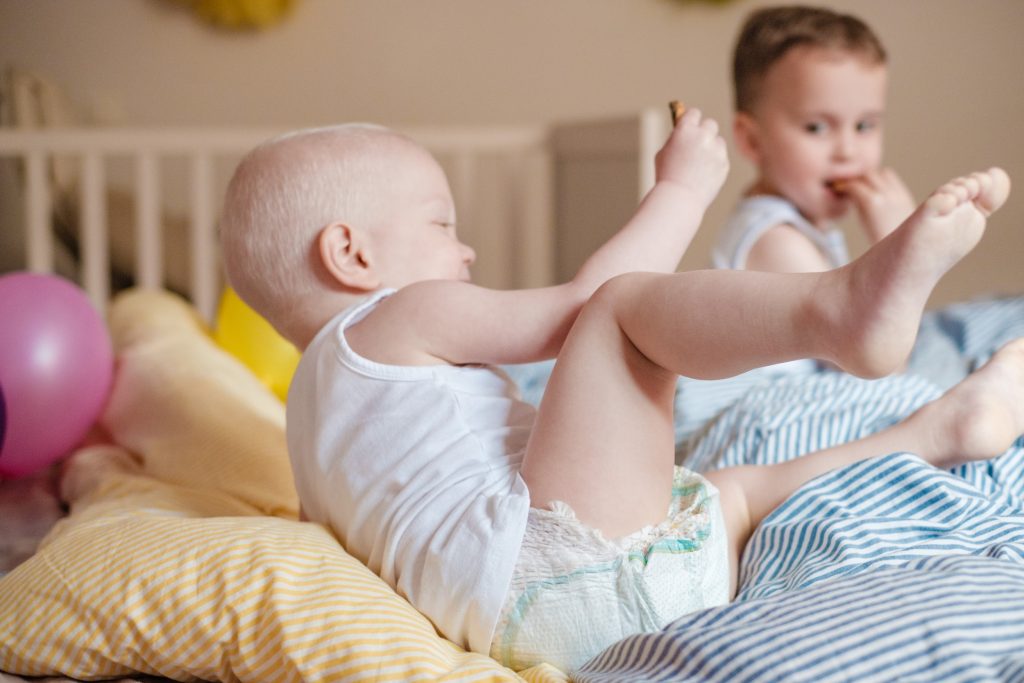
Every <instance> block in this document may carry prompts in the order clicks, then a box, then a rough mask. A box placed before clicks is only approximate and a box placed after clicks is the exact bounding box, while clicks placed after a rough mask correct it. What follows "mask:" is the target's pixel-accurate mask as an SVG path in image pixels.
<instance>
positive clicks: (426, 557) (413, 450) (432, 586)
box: [287, 290, 535, 654]
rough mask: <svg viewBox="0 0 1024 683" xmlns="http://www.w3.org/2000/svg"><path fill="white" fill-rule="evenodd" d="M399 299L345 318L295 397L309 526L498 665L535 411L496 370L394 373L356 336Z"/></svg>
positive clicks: (312, 348) (370, 303)
mask: <svg viewBox="0 0 1024 683" xmlns="http://www.w3.org/2000/svg"><path fill="white" fill-rule="evenodd" d="M391 293H393V290H385V291H380V292H377V293H375V294H373V295H371V296H370V297H369V298H368V299H367V300H365V301H363V302H361V303H360V304H357V305H356V306H354V307H352V308H350V309H348V310H346V311H344V312H342V313H341V314H339V315H338V316H337V317H335V318H334V319H333V320H332V321H331V322H330V323H329V324H328V325H327V326H326V327H325V328H324V329H323V330H321V331H320V332H319V333H318V334H317V336H316V338H315V339H314V340H313V342H312V343H311V344H310V345H309V347H308V348H307V349H306V352H305V353H304V354H303V356H302V360H301V362H300V363H299V367H298V369H297V370H296V372H295V376H294V378H293V379H292V383H291V388H290V391H289V393H288V407H287V433H288V450H289V453H290V457H291V462H292V469H293V470H294V472H295V483H296V486H297V488H298V493H299V498H300V500H301V501H302V506H303V510H304V511H305V513H306V515H307V516H308V517H309V518H310V519H311V520H312V521H315V522H319V523H322V524H325V525H327V526H328V527H329V528H330V529H331V530H332V531H333V532H334V533H335V534H336V535H337V537H338V539H339V540H340V541H341V543H342V545H344V547H345V549H346V550H347V551H348V552H349V553H350V554H352V555H353V556H355V557H356V558H357V559H359V560H361V561H362V562H364V563H365V564H366V565H367V566H368V567H369V568H370V569H371V570H373V571H374V572H376V573H377V574H378V575H379V576H380V577H381V578H383V579H384V580H385V581H386V582H387V583H388V584H390V585H391V586H392V587H393V588H394V589H395V590H396V591H397V592H398V593H399V594H400V595H402V596H404V597H405V598H406V599H407V600H409V602H411V603H412V604H413V606H415V607H416V608H417V609H418V610H419V611H420V612H422V613H423V614H425V615H426V616H427V617H428V618H429V619H430V620H431V621H433V622H434V625H435V626H436V627H437V628H438V630H439V631H440V632H441V633H442V634H444V635H445V637H447V638H448V639H449V640H452V641H453V642H455V643H457V644H459V645H461V646H462V647H464V648H468V649H470V650H474V651H476V652H481V653H484V654H486V653H487V652H488V650H489V648H490V642H491V636H492V634H493V631H494V627H495V624H496V622H497V619H498V615H499V613H500V611H501V607H502V604H503V601H504V598H505V594H506V592H507V591H508V587H509V583H510V581H511V577H512V571H513V569H514V567H515V562H516V557H517V556H518V554H519V548H520V545H521V544H522V539H523V534H524V532H525V528H526V519H527V514H528V512H529V505H530V498H529V493H528V491H527V488H526V483H525V482H524V481H523V479H522V477H521V476H520V475H519V469H520V465H521V462H522V457H523V451H524V449H525V447H526V441H527V438H528V437H529V434H530V429H531V428H532V426H533V422H534V414H535V411H534V408H533V407H532V406H530V405H528V404H526V403H523V402H522V401H520V400H519V399H518V396H517V393H518V392H517V389H516V387H515V385H514V384H513V382H512V381H511V380H510V379H509V378H508V376H507V375H505V374H504V373H503V372H502V371H500V370H498V369H497V368H492V367H489V366H473V367H456V366H449V365H430V366H412V367H404V366H402V367H400V366H394V365H384V364H381V363H376V362H374V361H371V360H368V359H366V358H364V357H362V356H359V355H358V354H356V353H355V352H354V351H353V350H352V349H351V347H349V345H348V343H347V341H346V339H345V329H346V328H347V327H349V326H351V325H353V324H355V323H356V322H358V321H359V320H361V319H362V318H363V317H364V316H365V315H366V314H368V313H369V312H370V311H372V310H373V308H374V307H375V306H376V305H377V304H378V303H379V302H380V301H381V300H382V299H383V298H384V297H386V296H389V295H390V294H391Z"/></svg>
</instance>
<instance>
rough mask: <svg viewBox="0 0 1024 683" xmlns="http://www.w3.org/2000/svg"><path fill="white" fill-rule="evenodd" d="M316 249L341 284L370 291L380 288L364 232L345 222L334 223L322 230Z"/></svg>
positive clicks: (325, 265) (329, 271) (328, 270)
mask: <svg viewBox="0 0 1024 683" xmlns="http://www.w3.org/2000/svg"><path fill="white" fill-rule="evenodd" d="M317 246H318V247H319V252H320V260H321V262H322V263H323V265H324V268H326V269H327V272H328V273H330V274H331V277H333V278H334V279H335V280H337V281H338V282H339V283H340V284H342V285H344V286H345V287H348V288H351V289H357V290H362V291H367V292H369V291H372V290H374V289H377V288H379V287H380V278H378V277H377V275H376V273H375V272H374V269H373V265H372V263H371V260H370V256H369V252H368V241H367V239H366V235H364V234H363V231H362V230H359V229H357V228H354V227H352V226H350V225H347V224H345V223H340V222H339V223H331V224H329V225H327V226H326V227H324V228H323V229H322V230H321V231H320V236H319V237H318V238H317Z"/></svg>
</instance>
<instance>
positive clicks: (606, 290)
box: [586, 273, 658, 312]
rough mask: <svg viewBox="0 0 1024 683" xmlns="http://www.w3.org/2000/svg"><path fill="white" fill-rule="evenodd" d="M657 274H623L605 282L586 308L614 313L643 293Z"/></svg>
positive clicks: (592, 296)
mask: <svg viewBox="0 0 1024 683" xmlns="http://www.w3.org/2000/svg"><path fill="white" fill-rule="evenodd" d="M657 277H658V274H657V273H623V274H621V275H616V276H615V277H613V278H611V279H609V280H606V281H605V282H604V283H603V284H601V286H599V287H598V288H597V290H595V291H594V293H593V294H592V295H591V297H590V299H589V300H588V301H587V304H586V305H587V306H589V307H595V308H601V309H603V310H607V311H611V312H615V311H616V310H619V309H621V308H622V307H623V306H628V305H629V303H630V302H631V301H636V297H637V296H639V295H640V293H641V292H642V291H644V290H645V289H646V288H647V287H648V285H649V284H650V282H651V280H652V279H654V278H657Z"/></svg>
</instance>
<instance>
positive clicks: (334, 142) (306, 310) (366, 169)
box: [220, 124, 421, 340]
mask: <svg viewBox="0 0 1024 683" xmlns="http://www.w3.org/2000/svg"><path fill="white" fill-rule="evenodd" d="M420 149H421V148H419V146H418V145H416V143H414V142H412V141H411V140H409V139H408V138H406V137H404V136H402V135H400V134H398V133H396V132H394V131H391V130H389V129H387V128H384V127H381V126H374V125H369V124H345V125H339V126H330V127H325V128H310V129H305V130H300V131H296V132H293V133H288V134H285V135H282V136H280V137H277V138H274V139H272V140H269V141H267V142H265V143H263V144H261V145H259V146H258V147H256V148H255V149H253V150H252V151H251V152H249V153H248V154H247V155H246V156H245V157H244V158H243V159H242V161H241V162H240V163H239V165H238V167H237V168H236V169H235V172H234V175H233V176H232V178H231V181H230V183H229V184H228V188H227V192H226V194H225V199H224V207H223V211H222V213H221V222H220V240H221V251H222V255H223V260H224V268H225V272H226V274H227V278H228V282H229V283H230V284H231V286H232V287H233V288H234V290H235V291H236V293H237V294H238V295H239V296H240V297H241V298H242V299H243V300H244V301H245V302H246V303H248V304H249V305H250V306H252V308H253V309H255V310H256V311H258V312H259V313H260V314H261V315H263V316H264V317H265V318H267V320H269V321H270V323H271V324H272V325H273V326H274V327H275V328H276V329H277V330H278V331H279V332H281V334H283V335H284V336H286V337H288V338H290V339H293V340H294V337H295V334H294V332H295V331H296V330H299V329H303V327H304V326H306V325H308V324H309V323H310V318H312V317H314V316H316V315H317V314H318V312H317V306H318V303H319V301H320V299H321V298H322V297H323V296H324V295H325V294H328V293H330V291H332V289H334V288H336V286H337V285H336V283H333V282H332V281H331V280H330V279H329V278H328V276H327V273H326V271H325V269H324V268H323V266H322V265H321V263H320V260H319V258H318V256H317V248H318V247H317V238H318V236H319V234H320V231H321V230H322V229H323V228H324V227H325V226H327V225H329V224H330V223H332V222H335V221H344V222H346V223H349V224H358V225H367V224H369V223H372V221H373V219H374V214H375V212H376V211H378V210H379V208H380V205H381V196H382V194H383V193H384V191H385V189H386V188H387V178H388V175H389V172H390V169H392V168H393V164H394V163H395V161H396V153H398V152H399V151H403V150H420Z"/></svg>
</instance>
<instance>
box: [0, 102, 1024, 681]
mask: <svg viewBox="0 0 1024 683" xmlns="http://www.w3.org/2000/svg"><path fill="white" fill-rule="evenodd" d="M666 119H667V116H666V113H665V112H662V111H657V112H641V113H638V114H637V115H631V116H626V117H620V118H616V119H614V120H609V121H599V122H586V123H574V124H559V125H556V126H530V127H515V128H469V129H467V128H458V129H444V128H416V129H410V130H408V132H409V133H410V134H411V135H412V136H413V137H415V138H417V139H419V140H420V141H422V142H423V143H424V144H425V145H427V146H428V147H429V148H430V149H431V150H432V151H433V152H434V153H435V154H436V155H437V156H438V158H439V159H440V160H441V161H442V164H443V165H445V167H446V169H447V170H448V172H449V174H450V175H451V178H452V184H453V191H454V194H455V196H456V201H457V202H458V203H459V206H458V210H459V212H460V216H461V219H460V227H461V225H463V224H464V225H466V226H467V230H468V233H467V235H466V237H465V239H466V240H467V241H468V242H470V243H472V244H474V246H475V247H476V248H477V251H478V253H479V254H480V257H479V260H478V269H479V270H480V271H481V275H483V277H482V279H483V281H484V282H486V283H487V284H491V285H494V286H528V285H536V284H544V283H545V282H549V281H551V280H553V279H557V278H560V277H563V276H564V275H565V274H566V273H571V272H572V270H573V268H574V267H575V266H576V265H578V262H579V259H580V258H582V256H581V253H585V252H586V251H587V250H589V249H590V248H592V247H593V245H594V243H595V242H597V241H600V240H601V239H603V238H604V236H605V235H606V234H608V233H609V232H610V231H611V230H614V229H615V227H616V226H617V225H618V224H619V223H620V222H621V220H622V218H624V217H625V216H626V215H628V213H629V211H630V210H631V209H632V206H633V205H634V204H635V202H636V200H637V197H638V196H639V195H640V193H642V192H643V191H644V189H645V188H646V187H647V186H649V184H650V182H651V180H652V178H651V172H652V170H651V164H650V160H651V158H652V153H653V150H654V149H655V147H656V145H657V143H658V141H659V139H660V138H659V136H660V135H663V134H664V130H665V125H666ZM275 132H277V131H273V130H267V129H253V130H244V129H243V130H237V129H235V130H230V131H228V130H145V129H132V130H79V129H66V130H32V131H13V130H0V157H2V158H4V160H5V163H11V164H13V167H12V168H13V170H12V172H11V173H12V176H13V177H14V178H16V179H17V182H16V185H17V189H18V195H19V197H20V198H21V200H20V201H22V202H23V204H19V207H21V208H20V209H19V211H18V216H17V220H19V221H22V222H23V223H24V226H25V234H26V236H27V238H26V259H27V264H28V267H29V268H31V269H33V270H39V271H46V272H52V271H58V272H61V271H64V272H67V273H68V275H69V276H70V277H73V278H75V279H76V280H77V281H78V282H79V283H80V284H81V286H82V287H83V288H84V289H85V291H86V292H87V293H88V294H89V296H90V298H91V299H92V301H93V302H94V304H95V305H96V306H97V308H99V309H100V310H102V311H103V312H104V314H105V315H106V316H107V320H108V326H109V329H110V332H111V337H112V341H113V345H114V351H115V355H116V359H117V370H116V373H115V379H114V384H113V388H112V390H111V394H110V398H109V401H108V403H107V406H106V408H105V410H104V412H103V414H102V416H101V418H100V420H99V424H100V425H101V426H102V428H103V433H102V434H100V435H99V436H96V437H95V438H93V439H91V440H90V442H89V443H88V444H85V445H83V447H82V448H80V449H78V450H76V451H75V452H74V453H73V454H71V455H70V456H69V457H68V458H67V459H66V460H64V461H63V462H62V463H61V464H59V465H57V466H54V467H52V468H49V469H47V470H45V471H43V472H40V473H38V474H36V475H33V476H30V477H27V478H24V479H17V480H11V481H3V482H0V563H2V564H0V571H3V575H2V578H0V681H7V680H20V678H19V677H25V676H28V677H37V676H49V677H69V678H71V679H81V680H94V679H99V678H113V679H117V678H127V679H129V680H165V679H172V680H185V681H190V680H210V681H308V680H339V681H340V680H345V681H385V680H391V681H406V680H452V681H454V680H458V681H463V680H488V681H490V680H528V681H565V680H574V681H649V680H695V681H696V680H700V681H706V680H718V681H739V680H750V681H777V680H808V681H823V680H858V681H862V680H896V679H898V680H928V681H934V680H943V681H945V680H952V681H959V680H963V681H968V680H970V681H976V680H1005V681H1017V680H1024V440H1018V441H1017V442H1016V443H1015V444H1014V446H1013V447H1012V448H1011V449H1010V450H1009V451H1007V453H1006V454H1004V455H1003V456H1001V457H1000V458H997V459H996V460H994V461H992V462H991V463H983V464H979V465H971V466H965V467H962V468H959V469H958V470H956V471H953V472H940V471H936V470H934V469H931V468H929V467H927V466H925V465H924V464H923V462H922V461H921V460H920V459H918V458H916V457H915V456H914V454H912V453H893V454H879V457H877V458H875V459H872V460H869V461H867V462H863V463H860V464H858V465H855V466H851V467H848V468H844V469H842V470H839V471H837V472H834V473H832V474H829V475H826V476H824V477H820V478H818V479H816V480H814V481H813V482H811V483H809V484H808V485H806V486H804V487H803V488H802V489H800V490H799V491H798V492H797V493H796V494H795V495H794V496H792V497H791V498H790V499H789V500H788V501H787V502H786V503H785V504H784V505H783V506H782V507H781V508H780V509H778V510H777V511H775V512H774V513H773V514H772V515H771V516H770V517H769V518H768V519H766V520H765V522H764V523H763V524H762V525H761V527H760V528H759V529H758V531H757V533H756V534H755V537H754V538H753V539H752V541H751V543H750V545H749V546H748V549H747V552H746V553H745V556H744V561H743V568H742V576H741V589H740V594H739V596H738V599H737V600H736V601H735V602H733V603H732V604H730V605H727V606H724V607H720V608H715V609H710V610H704V611H701V612H698V613H695V614H692V615H688V616H686V617H684V618H682V619H680V620H678V621H676V622H674V623H673V624H671V625H669V626H668V627H667V628H666V629H664V630H663V631H661V632H659V633H654V634H644V635H637V636H634V637H630V638H627V639H625V640H624V641H622V642H620V643H617V644H615V645H613V646H611V647H609V648H608V649H607V650H605V651H604V652H602V653H601V654H600V655H598V656H597V657H595V658H594V659H593V660H591V661H590V662H588V663H587V664H586V665H585V666H583V667H582V668H581V669H579V670H578V671H573V672H561V671H558V670H557V669H555V668H554V667H551V666H546V665H541V666H538V667H534V668H532V669H530V670H527V671H520V672H514V671H511V670H509V669H506V668H503V667H501V666H499V665H498V664H497V663H496V662H494V661H492V660H490V659H488V658H486V657H483V656H480V655H477V654H473V653H467V652H464V651H462V650H461V649H460V648H458V647H457V646H455V645H454V644H452V643H450V642H448V641H446V640H444V639H443V638H441V637H440V636H438V634H437V633H436V632H435V631H434V629H433V627H432V626H431V624H430V623H429V622H428V621H427V620H426V619H425V618H423V617H422V616H421V615H419V614H418V613H417V612H416V611H415V610H413V609H412V607H411V606H410V605H408V603H406V602H405V601H404V600H402V598H400V597H399V596H398V595H397V594H395V593H394V592H393V591H392V590H391V589H390V588H389V587H388V586H387V585H386V584H384V583H383V582H382V581H380V579H378V578H377V577H376V576H374V575H373V574H371V573H370V572H369V571H368V570H367V569H366V568H365V567H363V566H362V565H360V564H359V563H358V562H357V561H355V560H354V559H353V558H352V557H350V556H348V555H347V554H346V553H345V552H344V549H343V548H341V547H340V545H339V544H338V543H337V542H336V541H335V540H334V539H333V537H332V536H330V534H329V533H327V532H326V531H325V530H324V529H323V528H322V527H319V526H317V525H314V524H309V523H303V522H299V521H297V500H296V499H295V493H294V490H293V487H292V482H291V474H290V471H289V469H288V463H287V456H286V453H285V449H284V436H283V428H284V411H283V405H282V404H281V402H280V401H279V400H278V399H277V398H276V397H275V396H274V394H273V393H272V392H271V391H270V390H269V389H268V388H267V387H266V386H265V385H264V384H263V383H261V382H260V381H259V380H258V379H257V378H256V377H255V376H254V375H253V374H252V372H250V371H249V370H248V369H247V368H246V367H245V366H244V365H243V364H242V363H241V362H239V361H238V359H236V358H235V357H233V356H232V355H231V354H230V353H228V352H226V351H225V350H224V349H223V348H221V347H219V346H218V345H217V344H216V343H215V342H214V341H213V339H212V338H211V335H210V329H211V327H212V326H213V325H215V324H216V312H217V302H218V299H219V296H220V292H221V289H222V286H223V284H222V280H221V276H220V272H219V265H218V260H217V254H216V247H215V245H216V227H215V226H216V202H217V197H218V196H219V193H220V192H221V190H222V187H223V182H224V180H225V179H226V175H227V173H229V172H230V167H231V165H232V163H233V162H234V160H235V159H237V157H238V156H239V155H240V154H241V153H242V152H243V151H244V150H246V149H248V148H249V147H251V146H252V145H253V144H255V143H256V142H258V141H260V140H262V139H265V138H266V137H268V136H269V135H272V134H274V133H275ZM165 157H167V158H168V159H170V158H173V159H176V160H177V161H171V160H166V159H165ZM117 163H119V164H121V165H122V166H121V168H120V170H118V169H117V168H115V167H114V165H115V164H117ZM57 164H61V165H64V171H62V172H60V173H58V172H56V165H57ZM125 164H127V169H126V168H125V166H124V165H125ZM174 164H177V170H178V171H182V172H183V176H182V178H178V179H177V180H176V181H175V180H174V178H172V177H171V176H172V174H171V173H169V172H165V171H166V170H167V169H168V167H170V166H172V165H174ZM67 165H70V167H71V168H73V169H74V170H73V171H71V172H67V168H68V166H67ZM122 172H126V174H127V175H126V177H127V178H128V179H129V182H128V183H127V184H122V185H120V186H118V185H117V182H116V181H117V180H118V174H119V173H122ZM61 176H63V177H64V178H65V180H67V179H68V178H70V180H67V182H61ZM175 182H177V188H176V189H175V187H174V183H175ZM62 202H66V203H67V204H68V205H69V206H72V207H73V211H72V213H73V214H74V215H73V217H72V219H71V220H70V221H68V222H69V225H70V227H69V228H67V229H69V230H70V234H71V236H72V238H73V239H72V240H71V243H72V244H74V245H75V246H76V248H75V249H74V250H73V253H72V254H71V255H72V256H73V257H74V258H72V259H71V263H70V265H69V264H67V263H64V262H63V261H64V258H63V257H62V256H61V255H60V252H61V249H62V248H63V247H62V246H61V243H60V240H59V238H58V237H55V233H54V227H53V226H54V220H53V219H54V214H55V210H56V208H57V207H58V206H59V205H60V204H61V203H62ZM115 204H118V205H120V204H123V206H124V207H127V209H125V210H119V211H118V212H114V211H113V210H112V207H113V206H114V205H115ZM122 208H123V207H122ZM485 217H486V218H487V220H485ZM65 218H66V217H65ZM554 225H557V226H558V229H557V230H554V229H553V227H552V226H554ZM470 226H474V227H470ZM484 226H486V228H487V229H486V230H485V229H483V228H484ZM474 230H475V231H474ZM126 235H130V238H129V237H126ZM126 245H127V246H126ZM182 245H184V246H185V248H184V249H183V250H182V251H183V254H179V255H178V256H177V257H176V256H174V255H173V254H172V251H173V249H172V247H175V246H182ZM182 256H183V258H181V257H182ZM176 258H177V260H176ZM1018 336H1024V298H1021V297H1008V298H990V299H985V300H979V301H975V302H969V303H965V304H961V305H956V306H951V307H949V308H947V309H943V310H941V311H935V312H933V313H930V314H929V315H928V316H927V317H926V319H925V321H924V323H923V324H922V329H921V334H920V338H919V342H918V345H917V347H916V349H915V353H914V356H913V357H912V359H911V362H910V366H909V368H908V371H907V372H906V373H903V374H901V375H898V376H894V377H891V378H885V379H882V380H876V381H865V380H858V379H856V378H852V377H849V376H846V375H843V374H841V373H835V372H828V371H824V370H823V371H821V372H816V373H814V374H813V375H808V376H804V377H800V378H789V379H787V378H784V377H778V376H774V375H772V374H771V372H770V371H754V372H752V373H748V374H746V375H743V376H740V377H738V378H734V379H732V380H728V381H723V382H697V381H691V380H683V379H681V380H680V382H679V385H678V389H677V408H678V411H677V412H678V415H679V417H678V419H677V425H676V426H677V434H676V436H677V459H678V461H679V462H680V463H684V464H687V465H689V466H691V467H693V468H695V469H699V470H707V469H711V468H714V467H720V466H724V465H729V464H736V463H743V462H748V463H750V462H756V463H761V462H773V461H778V460H781V459H784V458H791V457H795V456H797V455H799V454H801V453H804V452H807V451H810V450H814V449H818V448H822V447H825V446H827V445H830V444H833V443H837V442H840V441H844V440H848V439H850V438H856V437H857V436H859V435H862V434H866V433H870V432H871V431H874V430H877V429H880V428H883V427H885V426H887V425H888V424H891V423H892V422H893V421H895V420H898V419H900V418H901V417H902V416H904V415H906V414H907V413H908V412H910V411H911V410H913V409H914V408H916V407H917V406H919V405H920V404H921V403H923V402H925V401H928V400H930V399H931V398H933V397H935V396H936V395H938V393H939V392H940V391H941V390H942V389H944V388H946V387H948V386H950V385H951V384H952V383H954V382H955V381H957V380H958V379H960V378H962V377H963V376H964V375H966V373H968V372H970V371H971V370H972V369H973V368H975V367H977V366H978V365H979V364H981V363H983V362H984V361H985V360H986V359H987V357H988V356H990V355H991V354H992V353H993V352H994V351H995V349H997V348H998V347H999V346H1000V345H1001V344H1002V343H1004V342H1005V341H1007V340H1009V339H1012V338H1014V337H1018ZM508 370H509V372H510V373H511V374H512V375H513V376H514V378H515V379H516V380H517V381H518V382H519V384H520V386H521V387H522V390H523V393H524V396H525V397H526V398H527V399H528V400H531V401H537V400H539V396H540V395H541V393H542V392H543V386H544V381H545V379H546V376H547V373H548V372H549V371H550V364H537V365H531V366H522V367H516V368H508Z"/></svg>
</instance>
